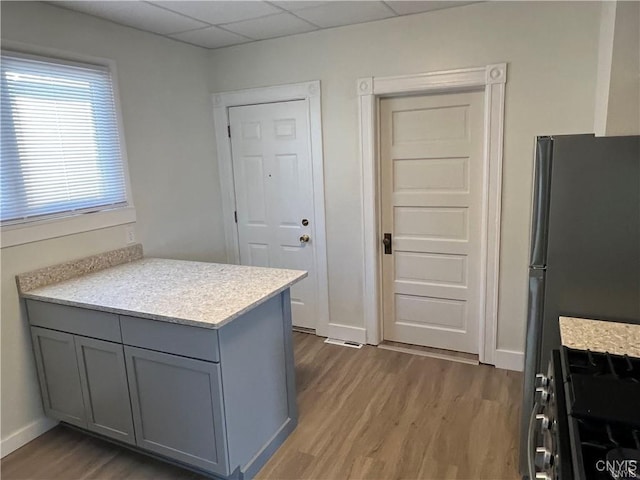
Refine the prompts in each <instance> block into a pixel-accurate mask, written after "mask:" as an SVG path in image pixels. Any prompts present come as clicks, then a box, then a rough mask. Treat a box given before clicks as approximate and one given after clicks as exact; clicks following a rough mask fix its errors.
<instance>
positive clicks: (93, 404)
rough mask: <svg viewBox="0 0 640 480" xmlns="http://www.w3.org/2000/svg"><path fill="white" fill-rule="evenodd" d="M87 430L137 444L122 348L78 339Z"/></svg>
mask: <svg viewBox="0 0 640 480" xmlns="http://www.w3.org/2000/svg"><path fill="white" fill-rule="evenodd" d="M75 343H76V351H77V355H78V367H79V370H80V382H81V385H82V394H83V396H84V401H85V412H86V418H87V428H88V429H89V430H93V431H94V432H96V433H100V434H102V435H106V436H107V437H111V438H115V439H116V440H120V441H121V442H127V443H131V444H135V437H134V433H133V419H132V417H131V403H130V401H129V386H128V385H127V372H126V370H125V363H124V351H123V347H122V345H121V344H118V343H112V342H105V341H103V340H95V339H93V338H86V337H78V336H76V337H75Z"/></svg>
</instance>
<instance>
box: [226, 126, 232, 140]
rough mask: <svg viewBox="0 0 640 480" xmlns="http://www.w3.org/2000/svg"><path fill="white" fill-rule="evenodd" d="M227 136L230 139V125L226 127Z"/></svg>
mask: <svg viewBox="0 0 640 480" xmlns="http://www.w3.org/2000/svg"><path fill="white" fill-rule="evenodd" d="M227 135H229V138H231V125H227Z"/></svg>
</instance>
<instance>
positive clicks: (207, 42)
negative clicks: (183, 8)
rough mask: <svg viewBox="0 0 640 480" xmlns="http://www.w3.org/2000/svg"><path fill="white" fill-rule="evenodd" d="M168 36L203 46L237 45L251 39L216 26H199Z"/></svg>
mask: <svg viewBox="0 0 640 480" xmlns="http://www.w3.org/2000/svg"><path fill="white" fill-rule="evenodd" d="M170 37H171V38H175V39H176V40H182V41H183V42H187V43H191V44H193V45H198V46H200V47H205V48H220V47H228V46H229V45H237V44H239V43H246V42H250V41H251V40H250V39H248V38H245V37H243V36H240V35H237V34H235V33H232V32H227V31H226V30H223V29H221V28H218V27H207V28H201V29H200V30H192V31H190V32H184V33H178V34H176V35H170Z"/></svg>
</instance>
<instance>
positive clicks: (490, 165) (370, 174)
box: [356, 63, 507, 365]
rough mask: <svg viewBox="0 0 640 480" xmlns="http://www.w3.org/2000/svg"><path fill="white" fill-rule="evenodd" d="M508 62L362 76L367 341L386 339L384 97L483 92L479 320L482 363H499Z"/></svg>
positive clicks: (360, 109)
mask: <svg viewBox="0 0 640 480" xmlns="http://www.w3.org/2000/svg"><path fill="white" fill-rule="evenodd" d="M506 81H507V64H506V63H496V64H491V65H486V66H483V67H472V68H464V69H458V70H446V71H437V72H429V73H420V74H414V75H402V76H392V77H365V78H359V79H358V81H357V84H356V88H357V92H358V111H359V120H360V145H359V146H360V160H361V168H362V185H361V188H362V192H361V194H362V223H363V230H362V231H363V237H362V243H363V246H364V272H363V280H364V281H363V299H364V318H365V327H366V331H367V343H370V344H373V345H377V344H378V343H380V342H381V341H382V325H381V323H382V305H381V304H382V295H381V285H382V282H381V258H380V255H381V254H382V252H381V249H380V245H381V242H380V238H379V231H378V230H379V226H380V195H379V177H378V172H379V169H378V164H379V152H378V150H379V149H378V129H379V125H378V124H379V117H378V104H379V101H380V98H383V97H392V96H399V95H408V94H437V93H451V92H460V91H465V90H471V89H483V90H484V138H483V184H484V191H483V199H482V209H481V212H482V213H481V214H482V227H481V229H482V230H481V232H482V235H481V237H482V239H481V245H480V259H481V260H480V312H481V315H480V323H479V325H478V333H479V335H478V337H479V338H478V342H479V345H478V351H479V360H480V362H482V363H488V364H492V365H495V363H496V351H497V324H498V287H499V275H500V263H499V262H500V218H501V201H502V148H503V129H504V102H505V84H506Z"/></svg>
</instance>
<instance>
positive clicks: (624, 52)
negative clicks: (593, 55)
mask: <svg viewBox="0 0 640 480" xmlns="http://www.w3.org/2000/svg"><path fill="white" fill-rule="evenodd" d="M607 3H610V4H608V5H604V6H603V14H604V18H603V20H604V21H610V12H609V10H611V9H613V10H614V19H613V21H614V26H613V32H612V35H610V43H609V44H605V43H604V42H602V41H601V43H600V48H601V49H602V48H611V51H610V52H602V51H601V52H600V54H601V58H602V56H608V59H609V61H610V63H609V65H608V67H609V82H608V84H607V85H606V86H605V85H602V87H603V88H606V87H608V89H607V90H605V91H603V92H602V95H603V96H606V102H607V103H606V108H605V111H604V112H603V113H604V115H605V121H606V125H605V129H604V133H605V134H606V135H640V2H630V1H626V2H622V1H620V2H615V3H614V2H607ZM607 14H609V15H607ZM601 33H602V30H601ZM607 33H608V32H607ZM607 40H609V38H607ZM601 68H604V66H602V65H601ZM600 86H601V84H600V83H599V84H598V87H600ZM596 108H598V107H597V106H596ZM601 114H602V113H601Z"/></svg>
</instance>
